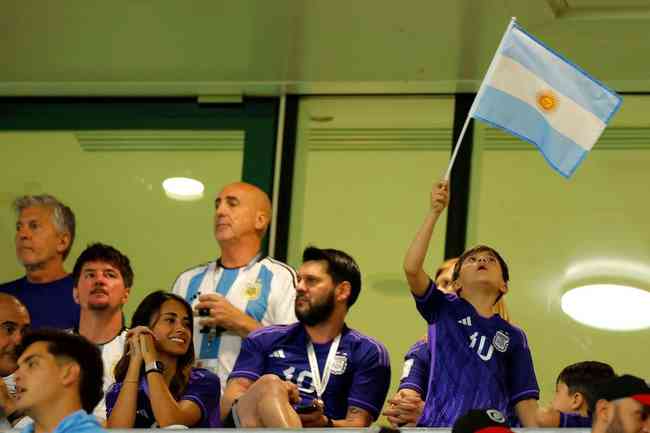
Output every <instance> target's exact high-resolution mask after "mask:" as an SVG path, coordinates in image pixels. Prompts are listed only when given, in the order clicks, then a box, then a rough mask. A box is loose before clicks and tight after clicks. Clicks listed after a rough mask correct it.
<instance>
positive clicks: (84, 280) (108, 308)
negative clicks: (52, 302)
mask: <svg viewBox="0 0 650 433" xmlns="http://www.w3.org/2000/svg"><path fill="white" fill-rule="evenodd" d="M72 278H73V280H74V299H75V301H76V302H77V303H78V304H79V305H80V306H81V317H80V320H79V328H78V329H76V330H75V331H76V332H77V333H79V334H80V335H83V336H84V337H86V338H87V339H88V340H90V341H91V342H93V343H95V344H96V345H97V347H99V349H100V350H101V352H102V360H103V361H104V392H106V391H107V390H108V388H109V387H110V386H111V385H112V384H113V383H114V382H115V378H114V376H113V370H114V368H115V365H116V364H117V362H118V361H119V360H120V358H121V357H122V354H123V352H124V347H125V344H126V333H127V330H126V326H125V324H124V314H123V313H122V308H123V307H124V305H125V304H126V302H127V300H128V299H129V293H130V291H131V286H132V285H133V270H132V269H131V262H130V261H129V258H128V257H127V256H125V255H124V254H122V253H121V252H120V251H119V250H117V249H116V248H113V247H112V246H110V245H105V244H102V243H94V244H91V245H89V246H88V247H87V248H86V249H85V250H84V251H83V252H82V253H81V254H80V255H79V258H77V261H76V262H75V265H74V269H73V271H72ZM94 413H95V416H97V417H98V418H101V419H106V403H105V400H104V399H102V400H101V402H100V403H99V404H98V405H97V407H96V408H95V412H94Z"/></svg>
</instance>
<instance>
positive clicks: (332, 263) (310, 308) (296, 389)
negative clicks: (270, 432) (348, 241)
mask: <svg viewBox="0 0 650 433" xmlns="http://www.w3.org/2000/svg"><path fill="white" fill-rule="evenodd" d="M296 291H297V294H296V303H295V310H296V316H297V317H298V320H299V323H296V324H293V325H280V326H270V327H268V328H264V329H260V330H258V331H255V332H253V333H251V334H250V335H249V336H248V337H247V338H246V339H245V340H244V342H243V344H242V349H241V352H240V354H239V357H238V358H237V362H236V363H235V367H234V369H233V372H232V373H231V375H230V378H229V381H228V386H227V387H226V391H225V393H224V396H223V400H222V406H221V413H222V418H224V425H225V426H237V427H240V426H241V427H290V428H296V427H366V426H368V425H370V423H371V422H372V421H373V420H374V419H376V418H377V416H378V415H379V411H380V409H381V406H382V405H383V403H384V399H385V398H386V393H387V392H388V386H389V384H390V365H389V358H388V352H387V351H386V349H385V348H384V346H383V345H382V344H381V343H379V342H377V341H375V340H373V339H371V338H369V337H366V336H364V335H362V334H360V333H359V332H357V331H355V330H353V329H350V328H348V327H347V326H346V325H345V316H346V315H347V312H348V309H349V308H350V307H351V306H352V304H354V302H355V301H356V300H357V298H358V296H359V292H360V291H361V273H360V271H359V267H358V266H357V264H356V262H355V261H354V259H353V258H352V257H350V256H349V255H348V254H346V253H344V252H342V251H338V250H333V249H319V248H315V247H308V248H307V249H305V251H304V253H303V264H302V266H301V267H300V269H299V271H298V286H297V288H296ZM321 372H322V373H321Z"/></svg>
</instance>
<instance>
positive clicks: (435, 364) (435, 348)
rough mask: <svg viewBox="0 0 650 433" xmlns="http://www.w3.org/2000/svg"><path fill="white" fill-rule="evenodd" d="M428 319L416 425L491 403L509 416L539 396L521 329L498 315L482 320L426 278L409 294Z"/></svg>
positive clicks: (435, 423)
mask: <svg viewBox="0 0 650 433" xmlns="http://www.w3.org/2000/svg"><path fill="white" fill-rule="evenodd" d="M414 297H415V303H416V306H417V309H418V311H419V312H420V314H421V315H422V317H424V319H425V320H426V321H427V323H428V324H429V335H428V342H429V350H430V358H429V359H430V367H429V369H430V370H429V392H428V394H427V398H426V401H425V406H424V412H423V413H422V417H421V418H420V420H419V421H418V426H427V427H449V426H451V425H453V424H454V422H455V421H456V419H457V418H458V417H459V416H461V415H463V414H464V413H466V412H467V411H469V410H470V409H476V408H482V407H490V408H494V409H498V410H499V411H501V412H502V413H504V414H508V415H509V416H511V415H513V414H514V405H515V404H516V403H517V402H519V401H521V400H525V399H539V386H538V385H537V379H536V377H535V370H534V369H533V360H532V357H531V355H530V350H529V348H528V342H527V340H526V335H525V334H524V332H523V331H522V330H521V329H519V328H517V327H514V326H512V325H511V324H509V323H508V322H506V321H505V320H503V319H502V318H501V317H500V316H499V315H498V314H495V315H493V316H492V317H491V318H489V319H486V318H484V317H482V316H480V315H479V314H478V313H477V312H476V310H475V309H474V307H473V306H472V305H471V304H470V303H469V302H467V301H466V300H465V299H463V298H460V297H458V296H456V295H446V294H444V293H443V292H441V291H439V290H438V289H437V288H436V286H435V284H434V283H433V282H431V284H430V285H429V288H428V289H427V292H426V293H425V294H424V296H422V297H418V296H414Z"/></svg>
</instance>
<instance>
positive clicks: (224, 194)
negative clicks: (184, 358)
mask: <svg viewBox="0 0 650 433" xmlns="http://www.w3.org/2000/svg"><path fill="white" fill-rule="evenodd" d="M270 221H271V201H270V200H269V198H268V196H267V195H266V193H265V192H264V191H262V190H261V189H259V188H258V187H256V186H254V185H251V184H248V183H244V182H237V183H232V184H229V185H226V186H225V187H224V188H223V189H222V190H221V192H220V193H219V194H218V196H217V198H216V199H215V202H214V237H215V239H216V240H217V242H218V244H219V247H220V250H221V256H220V257H219V258H218V259H217V260H213V261H210V262H208V263H205V264H202V265H199V266H196V267H193V268H191V269H189V270H187V271H185V272H183V273H182V274H181V275H180V276H179V277H178V278H177V279H176V282H175V283H174V286H173V291H174V293H176V294H178V295H180V296H183V297H184V298H185V299H186V300H187V301H188V302H189V303H190V304H192V306H193V307H194V309H195V311H196V312H197V313H198V314H199V316H201V317H200V320H195V321H194V326H195V330H194V331H195V332H194V348H195V351H196V353H197V361H198V365H199V366H200V367H203V368H208V369H211V370H212V371H213V372H215V373H216V374H217V375H219V379H220V380H221V383H223V384H225V383H226V382H227V380H228V375H229V374H230V372H231V370H232V368H233V365H234V364H235V360H236V359H237V355H238V354H239V350H240V347H241V342H242V338H244V337H246V336H247V335H248V334H249V333H250V332H252V331H254V330H256V329H258V328H261V327H263V326H268V325H276V324H289V323H293V322H296V315H295V312H294V301H295V297H296V290H295V289H296V273H295V271H294V270H293V269H292V268H291V267H289V266H288V265H286V264H284V263H282V262H279V261H277V260H274V259H272V258H270V257H265V256H263V255H262V253H261V249H262V240H263V238H264V236H265V234H266V231H267V228H268V226H269V223H270Z"/></svg>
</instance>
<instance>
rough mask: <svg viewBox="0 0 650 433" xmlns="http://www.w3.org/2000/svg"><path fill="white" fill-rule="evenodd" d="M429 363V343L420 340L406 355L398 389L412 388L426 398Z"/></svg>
mask: <svg viewBox="0 0 650 433" xmlns="http://www.w3.org/2000/svg"><path fill="white" fill-rule="evenodd" d="M429 365H430V360H429V345H428V344H427V343H426V342H425V341H418V342H417V343H415V344H414V345H413V346H411V348H410V349H409V351H408V352H406V355H405V356H404V367H403V370H402V377H401V378H400V381H399V387H398V388H397V389H398V390H400V389H412V390H414V391H417V392H418V393H419V394H420V397H421V398H422V399H424V397H425V396H426V395H427V389H428V382H429Z"/></svg>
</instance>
